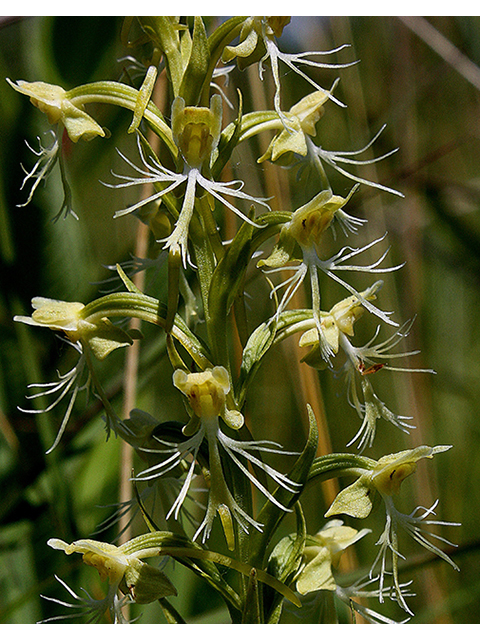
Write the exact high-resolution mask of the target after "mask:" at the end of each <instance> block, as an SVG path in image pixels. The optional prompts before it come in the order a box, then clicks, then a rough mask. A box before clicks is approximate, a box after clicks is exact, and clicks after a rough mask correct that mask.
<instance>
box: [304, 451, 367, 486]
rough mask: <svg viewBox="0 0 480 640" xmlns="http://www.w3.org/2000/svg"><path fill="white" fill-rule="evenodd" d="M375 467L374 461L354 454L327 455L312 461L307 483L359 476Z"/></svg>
mask: <svg viewBox="0 0 480 640" xmlns="http://www.w3.org/2000/svg"><path fill="white" fill-rule="evenodd" d="M376 465H377V461H376V460H372V459H371V458H367V457H366V456H359V455H357V454H356V453H329V454H327V455H325V456H321V457H320V458H316V459H315V460H314V461H313V464H312V466H311V469H310V473H309V474H308V479H307V482H310V481H312V480H317V479H319V480H321V481H322V482H323V481H324V480H329V479H330V478H338V477H340V476H347V475H354V476H361V475H362V474H363V473H365V471H371V470H372V469H374V468H375V467H376Z"/></svg>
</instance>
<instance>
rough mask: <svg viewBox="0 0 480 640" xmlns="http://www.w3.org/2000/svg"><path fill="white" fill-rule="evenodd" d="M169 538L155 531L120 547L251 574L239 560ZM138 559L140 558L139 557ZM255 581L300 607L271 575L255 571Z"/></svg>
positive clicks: (149, 554)
mask: <svg viewBox="0 0 480 640" xmlns="http://www.w3.org/2000/svg"><path fill="white" fill-rule="evenodd" d="M176 537H177V538H178V542H181V541H183V540H184V539H183V538H182V539H180V538H181V537H180V536H176ZM169 538H171V539H172V540H171V542H174V539H173V538H174V535H173V534H170V533H169V532H165V531H155V532H153V533H145V534H143V535H141V536H138V537H136V538H133V539H132V540H130V541H129V542H126V543H125V544H124V545H122V547H121V550H122V552H124V553H125V554H130V553H138V552H142V551H143V552H144V553H145V556H146V555H147V554H148V556H149V557H151V556H153V555H154V551H153V550H154V549H155V553H156V554H158V555H159V556H171V557H172V558H198V559H199V560H207V561H211V562H214V563H215V564H220V565H222V566H224V567H229V568H231V569H235V571H238V572H239V573H242V574H243V575H246V576H250V575H251V573H252V569H253V568H254V567H251V566H250V565H248V564H246V563H244V562H240V561H239V560H235V559H234V558H229V557H228V556H224V555H222V554H221V553H217V552H215V551H209V550H207V549H203V548H202V547H200V546H199V545H195V544H194V543H191V542H189V544H188V545H187V544H184V545H183V546H174V545H172V544H168V539H169ZM138 557H142V556H141V555H139V556H138ZM255 571H256V574H257V580H259V581H260V582H263V583H264V584H267V585H268V586H269V587H272V588H273V589H275V590H276V591H278V592H279V593H281V594H282V595H283V596H284V597H285V598H286V599H287V600H288V601H289V602H292V603H293V604H294V605H296V606H297V607H300V606H301V605H300V601H299V599H298V597H297V596H296V594H295V593H294V592H293V591H292V590H291V589H289V588H288V587H287V586H285V585H284V584H283V583H281V582H280V581H279V580H277V579H276V578H274V577H273V576H272V575H270V574H269V573H267V572H266V571H263V570H262V569H256V568H255Z"/></svg>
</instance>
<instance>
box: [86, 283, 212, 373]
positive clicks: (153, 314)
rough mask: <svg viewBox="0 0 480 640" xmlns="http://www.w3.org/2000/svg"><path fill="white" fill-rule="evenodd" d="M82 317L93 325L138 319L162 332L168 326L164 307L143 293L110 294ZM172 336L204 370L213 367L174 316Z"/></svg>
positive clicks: (196, 341) (192, 336)
mask: <svg viewBox="0 0 480 640" xmlns="http://www.w3.org/2000/svg"><path fill="white" fill-rule="evenodd" d="M83 317H84V318H85V319H86V320H88V321H91V322H93V323H95V322H99V321H101V319H102V318H105V317H108V318H112V317H127V318H139V319H140V320H145V322H149V323H151V324H156V325H158V326H160V327H162V328H163V329H165V326H166V310H165V308H164V305H162V304H160V302H159V301H158V300H156V299H155V298H151V297H150V296H146V295H144V294H142V293H132V292H122V293H111V294H109V295H107V296H104V297H102V298H99V299H98V300H94V301H93V302H90V303H89V304H87V305H86V306H85V307H84V309H83ZM171 333H172V335H173V337H174V338H175V339H176V340H178V341H179V342H180V344H181V345H182V346H183V347H184V348H185V349H186V351H187V352H188V353H189V354H190V356H191V357H192V358H193V360H194V361H195V362H196V364H197V365H198V366H199V367H200V368H201V369H202V370H203V369H206V368H208V367H212V366H213V365H212V363H211V362H210V360H209V358H208V357H207V356H206V354H205V348H204V346H203V345H202V344H201V343H200V342H199V340H198V339H197V338H196V337H195V335H194V334H193V333H192V332H191V331H190V329H189V328H188V327H187V325H186V324H185V322H184V321H183V320H182V318H181V317H180V316H178V315H176V316H175V320H174V324H173V327H172V331H171Z"/></svg>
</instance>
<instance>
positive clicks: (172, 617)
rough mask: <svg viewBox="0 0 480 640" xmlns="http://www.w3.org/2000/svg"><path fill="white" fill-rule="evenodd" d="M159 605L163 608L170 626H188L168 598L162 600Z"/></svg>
mask: <svg viewBox="0 0 480 640" xmlns="http://www.w3.org/2000/svg"><path fill="white" fill-rule="evenodd" d="M158 604H159V605H160V606H161V608H162V611H163V615H164V616H165V618H166V620H167V622H168V623H169V624H187V623H186V622H185V620H184V619H183V618H182V616H181V615H180V614H179V613H178V611H177V610H176V609H175V607H174V606H173V605H172V603H171V602H169V601H168V600H167V599H166V598H160V599H159V600H158Z"/></svg>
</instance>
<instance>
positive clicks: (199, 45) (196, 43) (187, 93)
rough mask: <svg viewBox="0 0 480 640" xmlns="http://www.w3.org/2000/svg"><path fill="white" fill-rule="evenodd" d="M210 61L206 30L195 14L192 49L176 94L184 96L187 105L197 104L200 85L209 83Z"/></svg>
mask: <svg viewBox="0 0 480 640" xmlns="http://www.w3.org/2000/svg"><path fill="white" fill-rule="evenodd" d="M209 62H210V49H209V46H208V39H207V32H206V31H205V25H204V23H203V20H202V18H201V17H200V16H195V22H194V25H193V36H192V50H191V54H190V59H189V61H188V64H187V67H186V69H185V71H184V74H183V78H182V83H181V85H180V90H179V92H178V95H179V96H181V97H182V98H184V100H185V104H186V105H187V106H196V105H198V102H199V99H200V94H201V91H202V87H203V85H204V83H205V82H207V81H208V83H210V79H209V78H208V77H206V76H207V73H208V70H209Z"/></svg>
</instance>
